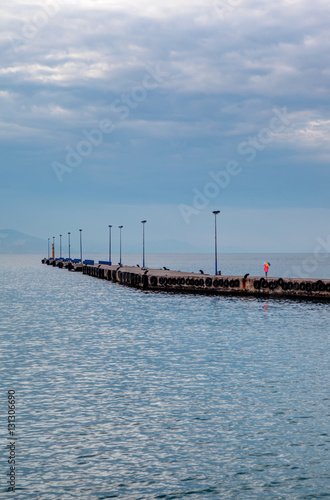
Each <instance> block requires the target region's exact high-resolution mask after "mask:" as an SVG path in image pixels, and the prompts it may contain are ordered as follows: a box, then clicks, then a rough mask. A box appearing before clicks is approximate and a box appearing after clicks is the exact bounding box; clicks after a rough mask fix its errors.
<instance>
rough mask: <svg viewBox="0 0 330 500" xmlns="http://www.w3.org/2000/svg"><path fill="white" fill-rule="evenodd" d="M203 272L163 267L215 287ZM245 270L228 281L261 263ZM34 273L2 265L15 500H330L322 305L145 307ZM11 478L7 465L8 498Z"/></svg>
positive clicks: (130, 292) (123, 292)
mask: <svg viewBox="0 0 330 500" xmlns="http://www.w3.org/2000/svg"><path fill="white" fill-rule="evenodd" d="M133 257H134V259H135V261H136V258H137V257H136V256H133ZM195 258H196V257H191V260H189V259H188V260H182V256H181V261H180V256H174V257H173V258H172V257H171V256H167V257H166V259H165V260H164V261H162V263H163V265H165V266H166V267H169V268H172V269H175V268H178V269H182V270H186V269H185V268H189V270H190V269H191V270H196V269H197V271H198V269H201V268H202V269H204V268H205V269H204V271H205V272H207V266H206V261H205V262H204V267H203V266H202V265H201V262H200V261H197V260H193V259H195ZM270 258H271V262H272V272H273V269H274V267H276V262H280V259H278V261H276V259H275V258H274V257H273V256H269V255H267V259H270ZM149 259H150V261H152V259H154V262H157V263H159V266H160V260H157V259H160V257H159V256H149ZM171 259H172V260H171ZM241 259H242V260H241V261H239V259H238V258H237V257H235V259H233V261H232V262H231V263H229V261H228V262H227V264H226V265H227V267H228V268H229V267H230V266H232V269H234V270H236V271H234V272H233V274H243V272H244V271H245V269H247V270H246V272H250V271H251V274H252V273H253V272H254V271H253V269H250V268H251V267H252V264H251V263H252V262H255V263H258V265H259V262H261V266H262V264H263V262H264V260H265V259H262V258H260V257H259V256H258V257H256V256H254V257H251V260H250V261H246V260H245V257H243V258H241ZM253 259H255V260H253ZM284 260H285V259H283V258H282V264H283V268H284V267H285V266H286V265H287V263H285V262H284ZM289 261H290V259H289ZM39 262H40V261H39V260H38V259H35V258H33V257H25V258H24V259H22V258H20V257H17V256H16V257H15V256H11V257H4V258H2V259H1V264H0V283H1V302H0V318H1V321H0V336H1V337H0V338H1V364H0V380H1V385H2V391H1V393H2V399H3V398H4V397H5V396H6V391H7V390H8V389H10V388H13V389H15V390H16V391H17V401H18V407H17V436H18V446H17V453H18V457H19V462H18V475H17V486H18V487H19V489H18V490H17V491H16V494H15V498H19V499H26V498H28V499H30V498H31V499H32V498H33V499H35V498H37V499H45V500H46V499H47V500H49V499H50V500H52V499H56V500H57V499H59V498H61V499H71V498H79V499H105V498H122V499H132V500H136V499H155V498H163V499H176V498H181V499H182V498H185V497H187V498H189V499H194V500H199V499H218V498H235V499H236V498H242V499H255V498H296V499H306V498H320V497H322V495H323V497H326V495H328V492H329V487H330V480H329V441H330V439H329V425H328V415H329V395H328V380H329V366H330V363H329V361H330V360H329V352H330V350H329V319H330V318H329V317H330V314H329V311H330V306H329V304H324V303H317V302H315V303H314V302H311V303H304V302H295V301H292V302H291V301H289V300H279V299H277V300H270V299H267V301H265V300H264V299H257V298H253V297H249V298H243V299H242V298H239V297H209V296H207V297H204V296H194V295H191V296H190V295H180V294H166V293H152V292H143V291H140V290H135V289H130V288H126V287H122V286H120V285H116V284H113V283H109V282H106V281H101V280H97V279H95V278H91V277H89V276H83V275H81V274H80V273H69V272H67V271H65V270H60V269H56V268H52V267H49V266H42V265H41V264H40V263H39ZM134 263H137V262H134ZM196 264H197V266H196ZM278 265H279V264H278ZM194 266H195V267H194ZM211 266H212V261H211V263H210V267H211ZM244 274H245V272H244ZM279 274H280V273H279ZM265 313H267V314H265ZM2 402H3V400H2ZM5 404H6V403H5ZM1 425H2V431H3V432H5V431H6V422H5V421H4V420H2V424H1ZM2 435H5V436H6V434H3V433H2ZM5 473H7V462H6V458H5V460H4V461H3V467H2V468H1V478H2V481H1V485H2V486H1V488H2V490H1V493H0V495H1V496H3V497H4V498H7V495H8V494H7V493H6V492H5V487H4V484H5Z"/></svg>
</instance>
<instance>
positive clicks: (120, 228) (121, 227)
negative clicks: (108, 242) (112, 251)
mask: <svg viewBox="0 0 330 500" xmlns="http://www.w3.org/2000/svg"><path fill="white" fill-rule="evenodd" d="M118 227H119V265H120V266H121V230H122V229H123V227H124V226H118Z"/></svg>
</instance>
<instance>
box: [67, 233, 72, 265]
mask: <svg viewBox="0 0 330 500" xmlns="http://www.w3.org/2000/svg"><path fill="white" fill-rule="evenodd" d="M70 234H71V233H68V247H69V260H70V261H71V242H70Z"/></svg>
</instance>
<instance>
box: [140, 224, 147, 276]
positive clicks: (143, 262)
mask: <svg viewBox="0 0 330 500" xmlns="http://www.w3.org/2000/svg"><path fill="white" fill-rule="evenodd" d="M146 222H147V221H146V220H141V224H142V227H143V232H142V235H143V236H142V240H143V251H142V267H143V269H144V268H145V251H144V225H145V223H146Z"/></svg>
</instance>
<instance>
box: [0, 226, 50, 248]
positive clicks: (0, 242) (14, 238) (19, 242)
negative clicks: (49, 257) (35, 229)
mask: <svg viewBox="0 0 330 500" xmlns="http://www.w3.org/2000/svg"><path fill="white" fill-rule="evenodd" d="M46 251H47V241H44V240H42V239H40V238H36V237H35V236H29V235H28V234H24V233H20V232H18V231H14V230H13V229H0V254H8V253H41V254H44V253H46Z"/></svg>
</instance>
